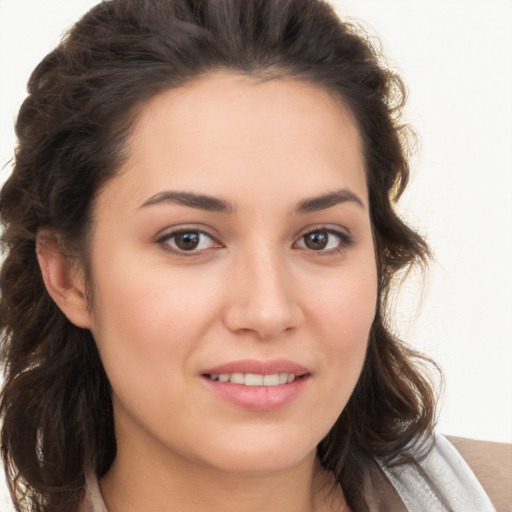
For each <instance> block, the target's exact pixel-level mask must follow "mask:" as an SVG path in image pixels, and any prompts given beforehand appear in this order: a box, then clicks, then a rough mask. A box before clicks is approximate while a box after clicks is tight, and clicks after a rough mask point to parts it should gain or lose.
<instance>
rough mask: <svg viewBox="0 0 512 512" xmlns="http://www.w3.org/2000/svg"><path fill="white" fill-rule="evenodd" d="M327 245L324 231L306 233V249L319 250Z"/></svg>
mask: <svg viewBox="0 0 512 512" xmlns="http://www.w3.org/2000/svg"><path fill="white" fill-rule="evenodd" d="M326 245H327V233H326V232H325V231H317V232H315V233H309V234H308V235H306V247H307V248H308V249H313V250H317V251H318V250H319V249H324V248H325V247H326Z"/></svg>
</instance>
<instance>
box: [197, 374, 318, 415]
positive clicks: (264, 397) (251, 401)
mask: <svg viewBox="0 0 512 512" xmlns="http://www.w3.org/2000/svg"><path fill="white" fill-rule="evenodd" d="M203 380H204V381H205V382H206V384H207V385H208V386H209V388H210V389H212V390H213V391H214V392H215V393H217V394H218V395H220V396H221V397H222V398H224V399H225V400H227V401H229V402H231V403H233V404H235V405H237V406H239V407H243V408H244V409H248V410H250V411H273V410H276V409H279V408H281V407H284V406H286V405H288V404H289V403H291V402H293V401H294V400H295V399H296V398H297V397H298V396H299V394H300V393H301V391H302V390H303V389H304V386H305V385H306V382H307V381H308V380H309V377H307V376H306V377H301V378H299V379H297V380H294V381H293V382H289V383H288V384H281V385H279V386H244V385H243V384H233V383H232V382H220V381H215V380H211V379H209V378H208V377H203Z"/></svg>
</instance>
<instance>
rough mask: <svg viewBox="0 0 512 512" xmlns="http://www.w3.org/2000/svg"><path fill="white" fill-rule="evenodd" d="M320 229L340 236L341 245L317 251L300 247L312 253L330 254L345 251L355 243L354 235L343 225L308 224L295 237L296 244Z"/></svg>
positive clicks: (319, 254)
mask: <svg viewBox="0 0 512 512" xmlns="http://www.w3.org/2000/svg"><path fill="white" fill-rule="evenodd" d="M318 231H324V232H326V233H329V234H331V235H334V236H336V237H338V239H339V240H340V245H341V247H339V246H338V247H336V248H334V249H327V250H318V251H315V250H314V249H309V248H308V247H300V249H301V250H305V251H308V252H310V253H311V254H314V255H318V256H329V255H332V254H339V253H342V252H344V251H345V250H346V249H348V248H350V247H351V246H352V245H354V243H355V240H354V238H353V236H352V235H351V234H350V233H349V232H348V230H347V229H345V228H342V227H341V226H333V225H329V224H318V225H312V226H307V227H305V228H304V229H302V230H301V231H300V232H299V234H298V235H297V236H296V238H295V242H294V245H296V244H297V243H298V241H299V240H301V239H302V238H304V237H305V236H306V235H308V234H311V233H315V232H318Z"/></svg>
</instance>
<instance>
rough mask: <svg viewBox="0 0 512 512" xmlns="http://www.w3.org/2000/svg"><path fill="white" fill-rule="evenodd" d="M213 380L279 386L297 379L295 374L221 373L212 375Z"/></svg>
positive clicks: (246, 384)
mask: <svg viewBox="0 0 512 512" xmlns="http://www.w3.org/2000/svg"><path fill="white" fill-rule="evenodd" d="M209 377H210V379H211V380H215V381H219V382H232V383H233V384H243V385H244V386H279V385H282V384H287V383H289V382H293V381H294V380H295V378H296V375H295V374H294V373H273V374H271V375H260V374H256V373H221V374H220V375H213V374H212V375H210V376H209Z"/></svg>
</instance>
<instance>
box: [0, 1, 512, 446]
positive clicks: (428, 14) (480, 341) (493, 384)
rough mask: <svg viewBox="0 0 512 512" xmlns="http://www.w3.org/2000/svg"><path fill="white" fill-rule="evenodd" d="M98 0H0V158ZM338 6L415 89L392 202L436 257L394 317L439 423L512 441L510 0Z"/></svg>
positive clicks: (409, 289)
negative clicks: (417, 144) (425, 370)
mask: <svg viewBox="0 0 512 512" xmlns="http://www.w3.org/2000/svg"><path fill="white" fill-rule="evenodd" d="M95 3H96V1H95V0H45V1H41V0H0V166H3V165H4V164H6V163H7V162H8V160H9V159H10V158H11V156H12V150H13V147H14V144H15V139H14V134H13V123H14V118H15V115H16V111H17V109H18V108H19V106H20V103H21V101H22V100H23V98H24V95H25V84H26V82H27V79H28V76H29V74H30V72H31V70H32V69H33V68H34V67H35V65H36V64H37V63H38V62H39V60H40V59H41V58H42V57H43V56H44V55H45V54H46V53H47V52H48V51H49V50H50V49H51V48H52V47H53V46H54V45H55V44H57V42H58V40H59V37H60V35H61V34H62V33H63V31H64V30H65V28H66V27H68V26H69V25H70V24H71V23H72V22H73V21H74V20H76V19H77V17H78V16H79V15H81V14H82V13H83V12H85V11H86V10H87V9H88V8H89V7H91V6H92V5H94V4H95ZM334 3H335V5H336V7H337V8H338V9H339V11H340V12H341V13H342V14H343V15H347V16H350V17H354V18H357V19H358V20H364V21H363V25H364V27H365V28H366V30H368V31H369V32H370V34H372V35H378V36H379V37H380V40H381V42H382V45H383V49H384V53H385V54H386V55H387V57H388V59H389V63H390V64H391V66H392V67H393V68H394V69H396V70H397V71H399V72H400V74H401V75H402V76H403V77H404V79H405V81H406V83H407V85H408V88H409V91H410V95H409V103H408V109H407V120H408V121H409V122H411V123H412V124H413V126H414V127H415V128H416V131H417V132H418V133H419V135H420V140H421V148H420V153H419V156H418V158H417V159H415V160H414V161H413V170H414V176H413V180H412V184H411V186H410V188H409V190H408V192H407V194H406V196H405V197H404V199H403V201H402V203H401V209H402V211H403V214H404V215H405V216H406V218H407V219H408V220H409V222H410V223H411V224H412V225H413V226H414V227H416V228H418V229H419V230H420V232H422V233H423V234H424V235H425V236H426V237H427V240H428V242H429V243H430V245H431V247H432V248H433V250H434V252H435V255H436V260H437V262H436V263H435V264H433V265H432V267H431V272H430V275H429V277H428V284H427V286H424V289H425V293H424V294H423V295H424V297H423V300H422V301H420V300H419V299H418V297H419V294H418V293H416V292H415V291H414V287H412V286H408V287H407V288H406V290H405V293H404V295H405V299H404V300H402V301H401V303H399V305H398V316H399V318H400V320H401V322H400V330H401V332H402V333H403V335H404V336H405V337H406V339H408V340H409V341H410V342H411V343H412V344H413V345H414V346H416V347H418V348H420V349H421V350H424V351H426V352H427V353H428V354H429V355H431V356H432V357H434V358H435V359H436V360H437V362H438V363H439V364H440V365H441V367H442V369H443V371H444V374H445V382H446V384H445V392H444V395H443V396H444V398H443V400H442V401H441V406H442V407H441V413H440V422H439V430H440V431H442V432H444V433H447V434H455V435H460V436H466V437H474V438H480V439H488V440H495V441H505V442H512V343H511V327H510V325H511V320H512V270H511V267H512V265H511V260H512V258H511V254H512V193H511V191H512V164H511V161H512V158H511V157H512V64H511V63H512V1H511V0H487V1H485V2H484V1H483V0H429V1H428V2H426V1H420V0H386V1H382V0H338V1H336V2H334ZM7 174H8V167H7V168H5V169H4V170H3V171H2V175H1V179H2V180H3V179H5V177H6V175H7ZM420 302H422V308H421V311H420V312H418V306H419V303H420Z"/></svg>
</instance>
